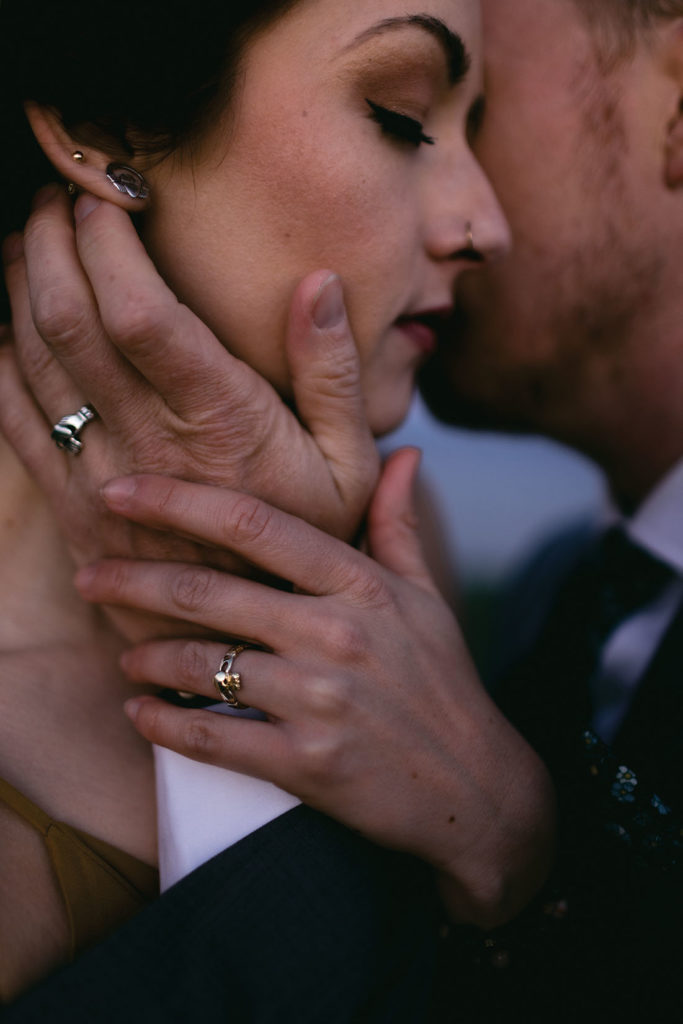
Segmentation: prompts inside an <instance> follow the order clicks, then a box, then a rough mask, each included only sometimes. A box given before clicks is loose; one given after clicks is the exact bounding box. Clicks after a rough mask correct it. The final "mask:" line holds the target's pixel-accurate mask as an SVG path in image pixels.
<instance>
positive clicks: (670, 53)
mask: <svg viewBox="0 0 683 1024" xmlns="http://www.w3.org/2000/svg"><path fill="white" fill-rule="evenodd" d="M664 31H665V33H666V42H665V58H666V70H667V73H668V77H669V81H670V83H671V82H673V84H674V86H675V89H676V92H675V93H674V101H675V103H676V109H675V110H674V112H673V116H672V117H671V119H670V120H669V123H668V126H667V135H666V153H665V165H664V176H665V180H666V184H667V185H668V186H669V188H671V189H677V188H681V186H683V18H676V19H675V20H674V21H673V22H671V24H670V25H667V27H666V28H665V30H664Z"/></svg>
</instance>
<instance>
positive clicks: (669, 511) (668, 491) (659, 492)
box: [625, 459, 683, 576]
mask: <svg viewBox="0 0 683 1024" xmlns="http://www.w3.org/2000/svg"><path fill="white" fill-rule="evenodd" d="M625 528H626V532H627V534H628V535H629V536H630V537H631V538H632V539H633V540H634V541H636V543H638V544H641V545H642V546H643V547H644V548H646V549H647V550H648V551H650V552H651V553H652V554H653V555H656V556H657V557H658V558H660V559H661V560H662V561H664V562H666V563H667V564H668V565H670V566H671V568H672V569H674V570H675V572H676V573H678V574H679V575H681V576H683V459H681V461H680V462H677V463H676V465H675V466H674V467H673V469H671V470H669V472H668V473H667V475H666V476H665V477H664V478H663V479H662V480H661V481H660V482H659V483H658V484H657V486H656V487H655V488H654V490H653V491H650V493H649V495H648V496H647V498H646V499H645V501H643V503H642V504H641V505H640V506H639V508H638V509H637V511H636V512H635V513H634V515H633V516H632V517H631V518H630V519H629V520H627V521H626V523H625Z"/></svg>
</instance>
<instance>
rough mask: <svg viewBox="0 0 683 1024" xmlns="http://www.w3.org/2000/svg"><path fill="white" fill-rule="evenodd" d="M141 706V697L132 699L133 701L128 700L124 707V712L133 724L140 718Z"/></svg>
mask: <svg viewBox="0 0 683 1024" xmlns="http://www.w3.org/2000/svg"><path fill="white" fill-rule="evenodd" d="M141 706H142V701H141V700H140V698H139V697H131V699H130V700H127V701H126V703H125V704H124V705H123V710H124V711H125V713H126V714H127V715H128V717H129V718H130V720H131V722H134V721H135V719H136V718H137V717H138V711H139V710H140V707H141Z"/></svg>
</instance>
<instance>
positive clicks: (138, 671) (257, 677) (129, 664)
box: [121, 640, 297, 717]
mask: <svg viewBox="0 0 683 1024" xmlns="http://www.w3.org/2000/svg"><path fill="white" fill-rule="evenodd" d="M227 650H228V643H227V641H222V642H221V643H213V642H211V641H208V640H205V641H204V640H170V641H158V640H155V641H152V642H150V643H145V644H140V645H139V646H138V647H134V648H132V650H129V651H126V652H125V654H124V655H123V656H122V657H121V667H122V669H123V671H124V672H125V673H126V676H127V677H128V678H129V679H130V680H131V681H132V682H136V683H152V684H154V685H155V686H163V687H168V688H170V689H173V690H182V691H186V692H189V693H196V694H200V695H201V696H203V697H213V698H214V699H215V700H216V701H219V700H222V697H221V695H220V692H219V691H218V690H217V688H216V682H215V678H214V677H215V675H216V673H217V672H219V671H220V669H221V665H222V663H223V659H224V657H225V655H226V651H227ZM232 671H233V673H234V672H237V673H238V675H239V677H240V680H241V690H240V694H239V699H240V701H242V702H243V703H245V704H248V705H249V707H253V708H258V709H259V710H260V711H265V712H267V713H269V714H273V715H275V714H277V717H282V715H281V714H280V711H281V710H283V709H287V708H288V709H290V710H291V709H292V707H294V706H295V704H296V696H297V689H296V688H295V687H293V686H292V685H291V682H292V679H290V678H289V677H290V676H291V675H292V672H291V671H290V668H289V666H288V664H287V663H286V662H284V661H283V659H281V658H278V657H276V656H275V655H272V654H269V653H268V652H267V651H261V650H257V649H255V648H254V649H251V648H247V649H246V650H244V651H241V652H240V653H239V655H238V656H237V658H235V661H234V663H233V668H232Z"/></svg>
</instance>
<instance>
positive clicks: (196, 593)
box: [171, 566, 211, 612]
mask: <svg viewBox="0 0 683 1024" xmlns="http://www.w3.org/2000/svg"><path fill="white" fill-rule="evenodd" d="M210 593H211V574H210V572H209V571H208V570H206V569H202V568H199V567H197V566H187V567H186V568H182V569H178V571H177V572H176V573H175V574H174V575H173V577H172V579H171V599H172V601H173V603H174V604H175V605H176V607H177V608H179V609H180V610H181V611H188V612H196V611H198V610H201V609H203V608H205V607H206V605H207V603H208V601H209V596H210Z"/></svg>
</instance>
